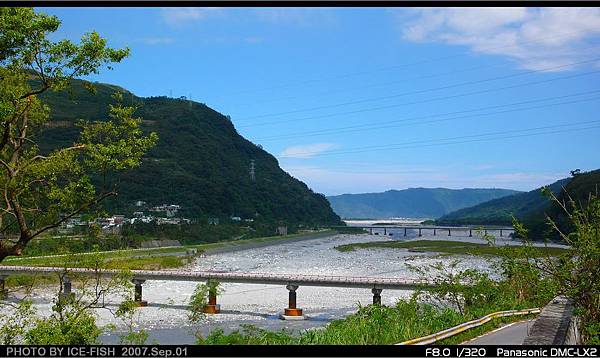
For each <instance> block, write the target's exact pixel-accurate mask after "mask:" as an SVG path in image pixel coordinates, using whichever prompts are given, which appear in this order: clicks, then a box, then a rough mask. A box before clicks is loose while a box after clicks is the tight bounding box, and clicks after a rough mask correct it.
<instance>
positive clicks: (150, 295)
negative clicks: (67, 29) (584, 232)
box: [34, 232, 509, 344]
mask: <svg viewBox="0 0 600 358" xmlns="http://www.w3.org/2000/svg"><path fill="white" fill-rule="evenodd" d="M395 239H400V240H410V239H439V240H448V239H451V240H465V241H466V240H468V241H471V242H483V241H482V240H481V239H478V238H468V232H466V233H465V236H462V234H459V233H457V234H456V235H455V234H454V233H453V236H452V237H441V236H436V237H433V236H431V235H428V234H426V233H424V236H423V237H421V238H416V237H415V233H414V232H411V233H410V235H409V236H408V237H403V236H401V235H395V236H382V235H334V236H329V237H323V238H317V239H312V240H305V241H299V242H290V243H284V244H280V245H272V246H267V247H260V248H253V249H248V250H242V251H235V252H227V253H219V254H214V255H208V256H203V257H199V258H197V259H196V260H195V262H193V263H191V264H190V265H188V266H187V267H185V268H183V270H188V271H225V272H254V273H290V274H310V275H343V276H363V277H364V276H373V277H377V276H379V277H402V278H416V277H417V274H416V273H414V272H413V271H411V270H410V269H409V267H408V266H407V264H411V265H416V266H424V265H427V264H431V263H434V262H436V261H440V260H449V258H448V257H440V256H438V255H436V254H435V253H413V252H409V251H407V250H398V249H381V248H377V249H375V248H373V249H361V250H355V251H350V252H339V251H337V250H335V249H334V248H335V246H338V245H343V244H350V243H357V242H369V241H381V240H395ZM507 242H509V241H507ZM454 258H455V257H454ZM461 259H462V261H461V263H460V266H459V267H461V268H476V269H479V270H485V271H489V270H491V267H490V266H491V261H492V260H490V259H489V257H476V256H462V257H461ZM195 286H196V283H193V282H173V281H147V282H146V283H145V284H144V285H143V290H144V292H143V296H144V300H147V301H148V304H149V305H148V307H144V308H141V309H139V310H138V311H137V315H136V316H137V317H136V321H137V322H138V324H139V325H140V326H143V327H144V328H146V329H147V330H148V331H149V332H150V339H149V342H152V341H153V340H157V341H158V342H160V343H170V344H185V343H193V342H194V340H195V338H194V335H193V333H192V332H193V331H198V332H200V333H201V334H203V335H206V334H208V332H210V331H211V330H213V329H215V328H222V329H224V330H225V331H226V332H230V331H232V330H235V329H239V328H240V325H241V324H253V325H256V326H258V327H261V328H266V329H271V330H280V329H282V328H286V329H289V330H291V331H296V332H297V331H301V330H304V329H308V328H312V327H319V326H323V325H326V324H327V323H328V322H330V321H332V320H334V319H338V318H342V317H344V316H346V315H348V314H351V313H353V312H356V309H357V307H358V305H359V304H360V305H367V304H369V303H371V302H372V294H371V292H370V290H368V289H355V288H334V287H308V286H304V287H302V286H301V287H300V288H299V289H298V291H297V295H298V298H297V300H298V307H299V308H302V309H303V310H304V313H305V315H306V317H307V319H306V320H303V321H284V320H281V319H279V314H280V313H281V312H282V311H283V309H284V308H285V307H286V306H287V297H288V291H287V290H286V288H285V287H284V286H277V285H260V284H236V283H226V284H223V289H224V293H223V294H221V295H220V296H219V297H218V303H219V304H220V305H221V310H222V311H221V314H218V315H210V316H207V317H206V319H205V321H204V322H203V323H202V324H200V325H199V326H198V327H190V325H189V323H188V319H187V313H188V312H187V309H186V308H187V302H188V300H189V297H190V295H191V294H192V292H193V291H194V288H195ZM55 293H56V288H50V287H47V288H43V289H38V290H36V292H35V295H34V302H35V306H36V308H37V309H38V312H40V314H43V315H48V314H50V312H51V311H50V310H51V306H52V298H53V296H54V295H55ZM410 294H411V291H402V290H384V291H383V293H382V301H383V303H384V304H393V303H394V302H396V301H397V300H398V299H399V298H403V297H408V296H410ZM106 302H109V307H111V306H112V307H113V308H115V307H116V305H117V304H118V302H119V298H118V297H106ZM97 315H98V322H99V324H100V325H106V324H109V323H112V324H115V325H116V327H117V331H121V330H123V329H124V326H123V322H121V321H120V320H118V319H115V318H114V317H113V316H112V314H110V312H108V311H107V310H105V309H98V310H97ZM102 340H103V342H105V343H118V334H117V333H112V334H107V335H104V336H103V337H102Z"/></svg>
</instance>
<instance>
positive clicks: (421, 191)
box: [327, 188, 519, 218]
mask: <svg viewBox="0 0 600 358" xmlns="http://www.w3.org/2000/svg"><path fill="white" fill-rule="evenodd" d="M516 193H519V191H516V190H509V189H495V188H492V189H446V188H410V189H404V190H388V191H386V192H383V193H364V194H343V195H335V196H328V197H327V200H329V202H330V203H331V207H332V208H333V210H334V211H335V212H336V214H338V215H339V216H341V217H343V218H392V217H412V218H437V217H440V216H442V215H445V214H448V213H450V212H452V211H455V210H459V209H462V208H466V207H469V206H473V205H477V204H479V203H482V202H485V201H489V200H492V199H496V198H501V197H505V196H508V195H513V194H516Z"/></svg>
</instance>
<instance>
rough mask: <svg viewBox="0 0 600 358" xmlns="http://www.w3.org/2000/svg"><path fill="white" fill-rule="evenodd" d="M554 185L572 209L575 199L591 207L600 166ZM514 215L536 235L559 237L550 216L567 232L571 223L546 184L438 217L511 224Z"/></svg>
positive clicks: (451, 221) (455, 221) (446, 221)
mask: <svg viewBox="0 0 600 358" xmlns="http://www.w3.org/2000/svg"><path fill="white" fill-rule="evenodd" d="M548 189H550V190H551V191H552V192H553V193H554V194H555V195H556V196H557V197H558V198H559V200H560V201H561V202H563V203H565V206H566V207H567V208H568V209H570V205H569V201H570V200H571V199H572V200H573V202H574V203H575V205H576V206H577V207H579V208H585V207H587V205H588V203H589V200H590V195H591V194H597V193H599V192H600V170H594V171H590V172H585V173H581V174H577V175H575V176H573V177H571V178H565V179H561V180H559V181H556V182H554V183H552V184H550V185H548ZM512 216H514V217H515V218H517V219H518V220H519V221H521V222H523V224H524V225H525V227H526V228H527V229H528V230H529V236H530V238H532V239H542V238H551V239H558V236H557V235H556V233H555V232H553V230H551V227H550V226H549V225H548V224H547V217H550V218H551V219H553V220H554V221H556V222H557V224H558V225H559V227H560V228H561V230H562V231H563V232H570V231H571V229H572V228H571V226H570V224H569V220H568V219H567V215H566V213H565V212H564V210H563V209H562V208H560V206H559V205H558V204H556V203H552V202H551V200H550V199H549V198H548V197H547V196H544V195H543V194H542V188H538V189H535V190H532V191H530V192H527V193H519V194H515V195H511V196H507V197H505V198H501V199H496V200H491V201H488V202H485V203H482V204H479V205H475V206H473V207H470V208H465V209H461V210H457V211H455V212H452V213H450V214H448V215H445V216H442V217H441V218H439V219H438V220H436V224H439V225H491V224H494V225H511V224H512Z"/></svg>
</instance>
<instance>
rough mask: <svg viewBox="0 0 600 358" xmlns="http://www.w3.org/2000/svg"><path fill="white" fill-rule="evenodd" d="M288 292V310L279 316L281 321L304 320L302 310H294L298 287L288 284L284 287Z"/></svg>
mask: <svg viewBox="0 0 600 358" xmlns="http://www.w3.org/2000/svg"><path fill="white" fill-rule="evenodd" d="M285 288H287V290H288V291H289V292H288V308H286V309H285V310H284V311H283V314H282V315H281V318H282V319H292V320H293V319H304V316H302V309H301V308H296V290H297V289H298V285H292V284H289V285H287V286H285Z"/></svg>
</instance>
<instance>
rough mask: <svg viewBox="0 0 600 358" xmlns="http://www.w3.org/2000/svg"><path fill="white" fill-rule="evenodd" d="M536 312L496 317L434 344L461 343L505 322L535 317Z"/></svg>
mask: <svg viewBox="0 0 600 358" xmlns="http://www.w3.org/2000/svg"><path fill="white" fill-rule="evenodd" d="M536 316H537V314H531V315H524V316H508V317H498V318H494V319H493V320H491V321H489V322H488V323H485V324H482V325H481V326H479V327H475V328H472V329H469V330H467V331H464V332H462V333H459V334H457V335H456V336H452V337H448V338H446V339H444V340H442V341H438V342H436V344H451V345H452V344H461V343H463V342H466V341H469V340H471V339H473V338H477V337H479V336H481V335H483V334H486V333H488V332H491V331H493V330H494V329H496V328H500V327H502V326H504V325H506V324H509V323H513V322H521V321H526V320H529V319H532V318H534V317H536Z"/></svg>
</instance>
